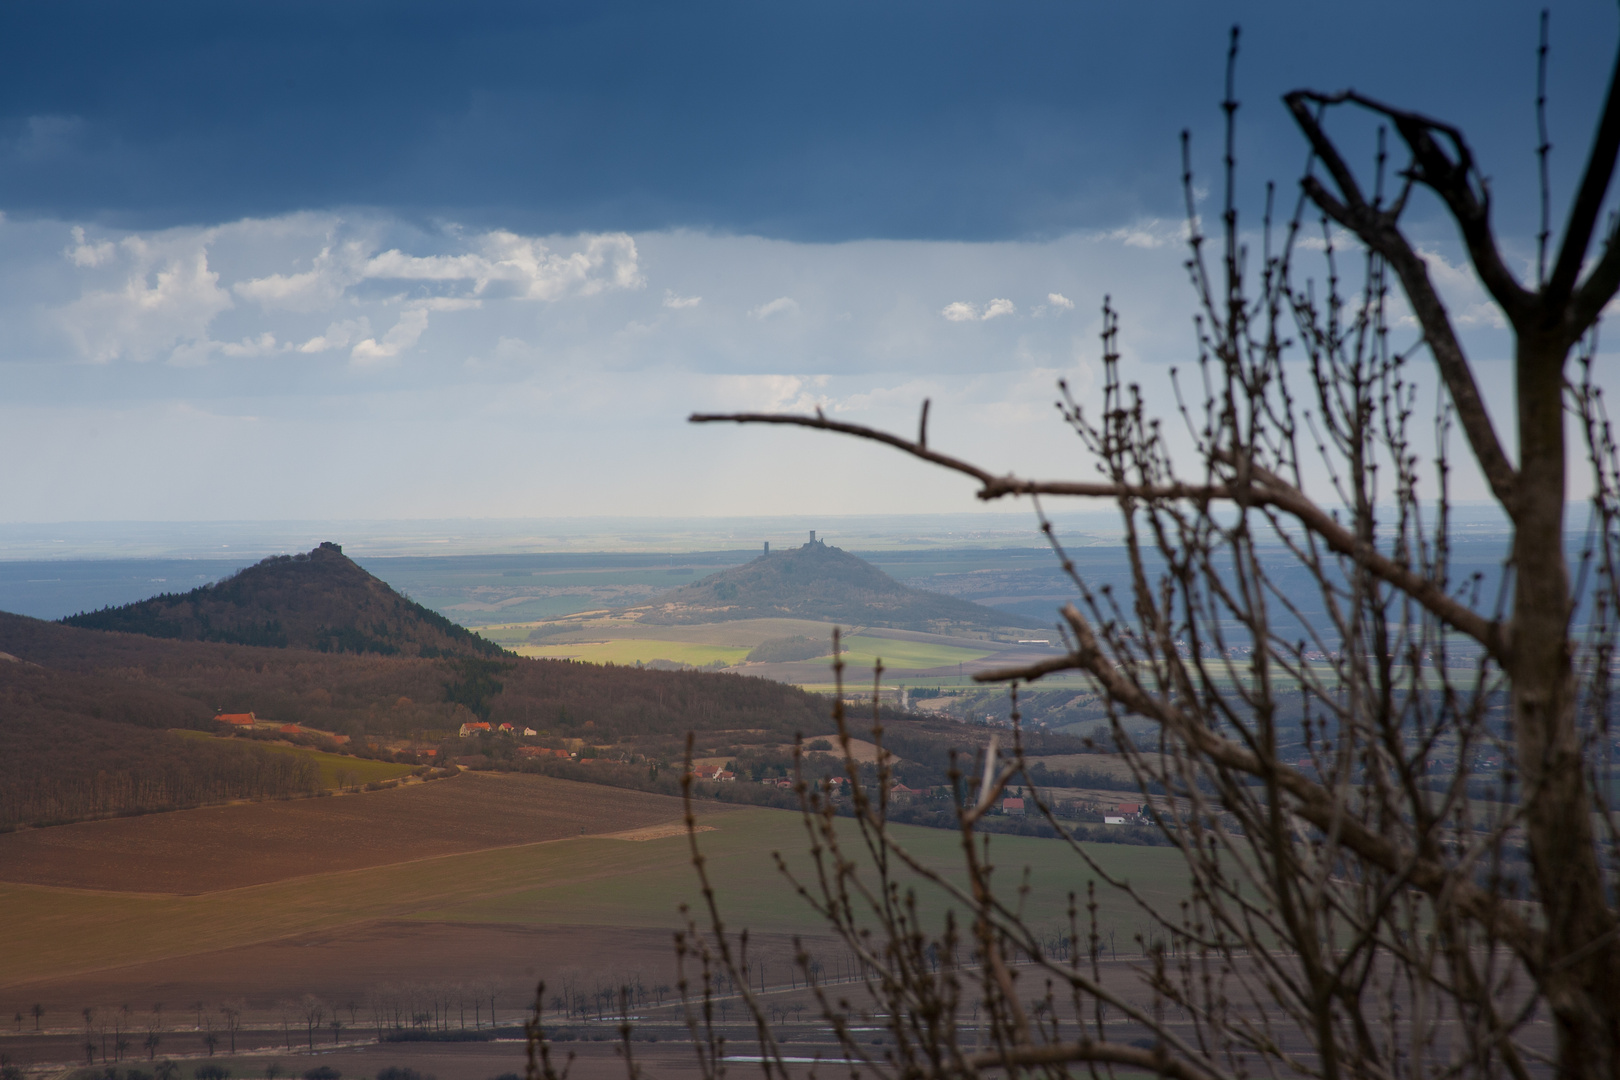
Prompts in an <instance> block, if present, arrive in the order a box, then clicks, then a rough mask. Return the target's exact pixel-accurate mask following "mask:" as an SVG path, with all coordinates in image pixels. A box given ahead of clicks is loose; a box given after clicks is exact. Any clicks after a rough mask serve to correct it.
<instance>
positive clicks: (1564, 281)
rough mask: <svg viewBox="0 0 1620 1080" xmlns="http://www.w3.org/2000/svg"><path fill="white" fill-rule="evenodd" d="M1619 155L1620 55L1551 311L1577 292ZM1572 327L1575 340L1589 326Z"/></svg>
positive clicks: (1556, 273) (1568, 231)
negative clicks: (1576, 282)
mask: <svg viewBox="0 0 1620 1080" xmlns="http://www.w3.org/2000/svg"><path fill="white" fill-rule="evenodd" d="M1616 154H1620V56H1616V58H1615V66H1614V69H1613V70H1612V71H1611V72H1610V73H1609V92H1608V96H1607V97H1606V98H1605V99H1604V102H1603V116H1602V117H1601V118H1600V119H1599V120H1598V128H1597V133H1596V134H1595V135H1594V136H1593V137H1592V149H1591V151H1590V152H1589V153H1588V154H1587V157H1586V171H1585V172H1584V173H1583V174H1582V176H1581V186H1580V189H1579V190H1578V191H1577V193H1576V195H1575V201H1574V202H1573V203H1571V204H1570V208H1569V220H1568V221H1567V222H1566V223H1565V225H1564V237H1563V239H1562V240H1561V241H1560V242H1559V246H1558V260H1557V262H1555V263H1554V264H1553V272H1552V277H1550V278H1548V279H1547V288H1546V290H1545V292H1544V297H1545V300H1546V303H1547V309H1548V311H1549V312H1553V311H1557V310H1558V309H1560V308H1562V307H1563V306H1564V302H1565V301H1566V300H1567V299H1568V298H1569V297H1570V295H1571V293H1572V292H1573V291H1574V288H1575V278H1576V276H1577V275H1578V274H1579V273H1580V272H1581V264H1582V263H1583V262H1585V261H1586V252H1587V249H1588V248H1590V247H1591V244H1592V230H1593V229H1594V228H1595V227H1596V225H1597V219H1598V211H1600V210H1601V209H1603V199H1604V197H1605V196H1606V195H1607V194H1608V191H1609V181H1610V180H1611V179H1612V178H1613V177H1614V164H1615V155H1616ZM1611 259H1614V260H1616V261H1620V255H1616V254H1615V253H1614V249H1613V247H1612V246H1611V247H1610V249H1609V250H1608V251H1606V252H1604V255H1603V261H1604V262H1608V261H1609V260H1611ZM1592 276H1593V277H1596V276H1597V274H1596V273H1595V272H1594V274H1593V275H1592ZM1589 281H1590V279H1589ZM1582 291H1583V292H1584V290H1582ZM1611 295H1612V290H1611ZM1601 306H1602V305H1599V307H1601ZM1570 329H1571V330H1574V334H1573V336H1572V337H1571V338H1570V341H1571V342H1573V341H1574V340H1575V338H1577V337H1579V336H1580V333H1581V331H1583V330H1585V329H1586V328H1585V327H1584V326H1583V327H1580V328H1579V329H1578V330H1576V329H1575V328H1573V327H1571V328H1570Z"/></svg>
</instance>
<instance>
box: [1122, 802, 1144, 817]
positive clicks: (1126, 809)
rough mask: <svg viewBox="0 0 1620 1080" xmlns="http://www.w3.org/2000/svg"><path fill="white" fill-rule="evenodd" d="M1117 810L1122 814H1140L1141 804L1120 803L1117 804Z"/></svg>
mask: <svg viewBox="0 0 1620 1080" xmlns="http://www.w3.org/2000/svg"><path fill="white" fill-rule="evenodd" d="M1118 810H1119V812H1120V813H1122V814H1140V813H1141V812H1142V804H1141V803H1133V802H1122V803H1120V804H1119V806H1118Z"/></svg>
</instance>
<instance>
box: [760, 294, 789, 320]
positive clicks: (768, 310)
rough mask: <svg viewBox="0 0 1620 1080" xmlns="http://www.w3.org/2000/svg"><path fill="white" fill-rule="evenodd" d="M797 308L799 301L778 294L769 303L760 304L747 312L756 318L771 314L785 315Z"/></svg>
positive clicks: (767, 316) (765, 317) (766, 317)
mask: <svg viewBox="0 0 1620 1080" xmlns="http://www.w3.org/2000/svg"><path fill="white" fill-rule="evenodd" d="M798 310H799V302H798V301H797V300H795V299H793V298H792V297H791V296H778V297H777V298H776V299H775V300H772V301H770V302H769V303H765V304H761V305H759V307H757V308H755V309H754V310H753V311H752V312H750V313H749V314H751V315H753V316H754V318H756V319H768V318H770V317H771V316H772V315H786V314H789V313H791V312H795V311H798Z"/></svg>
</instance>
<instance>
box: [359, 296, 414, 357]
mask: <svg viewBox="0 0 1620 1080" xmlns="http://www.w3.org/2000/svg"><path fill="white" fill-rule="evenodd" d="M427 324H428V313H427V311H426V310H425V309H423V308H419V307H417V308H410V309H408V310H406V311H402V312H400V316H399V321H398V322H396V323H395V324H394V325H393V327H392V328H391V329H390V330H389V331H388V333H386V334H384V335H383V337H382V340H381V341H378V340H377V339H376V338H369V337H368V338H366V339H365V340H364V341H359V342H356V343H355V346H354V348H353V349H351V350H349V358H350V359H352V360H353V361H354V362H355V363H357V364H377V363H381V362H383V361H386V360H393V359H395V358H396V357H398V356H399V354H400V353H402V352H404V351H405V350H406V349H408V348H410V347H411V346H412V345H415V344H416V342H417V340H418V339H419V338H420V337H421V336H422V332H423V331H424V330H426V329H427Z"/></svg>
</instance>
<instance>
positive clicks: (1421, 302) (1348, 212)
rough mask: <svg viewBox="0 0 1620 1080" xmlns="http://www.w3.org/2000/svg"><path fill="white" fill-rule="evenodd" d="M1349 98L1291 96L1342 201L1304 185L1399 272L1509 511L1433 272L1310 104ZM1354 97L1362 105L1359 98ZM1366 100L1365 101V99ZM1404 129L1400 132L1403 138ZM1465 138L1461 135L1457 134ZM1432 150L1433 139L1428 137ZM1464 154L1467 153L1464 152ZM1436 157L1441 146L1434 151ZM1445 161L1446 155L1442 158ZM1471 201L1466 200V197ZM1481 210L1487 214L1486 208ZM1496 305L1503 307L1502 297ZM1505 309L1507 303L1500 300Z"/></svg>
mask: <svg viewBox="0 0 1620 1080" xmlns="http://www.w3.org/2000/svg"><path fill="white" fill-rule="evenodd" d="M1352 98H1353V96H1352V95H1348V94H1346V95H1334V96H1328V95H1322V94H1314V93H1311V92H1308V91H1295V92H1293V93H1291V94H1289V95H1287V96H1286V97H1285V98H1284V100H1285V101H1286V102H1287V103H1288V108H1289V111H1290V112H1292V113H1293V115H1294V120H1295V122H1296V123H1297V124H1298V125H1299V126H1300V129H1301V130H1302V131H1304V133H1305V136H1306V138H1307V139H1309V140H1310V144H1311V150H1312V152H1313V153H1314V154H1315V155H1316V157H1317V158H1319V159H1320V160H1321V161H1322V162H1323V163H1324V164H1325V165H1326V166H1327V168H1328V171H1329V172H1330V173H1331V174H1332V175H1333V178H1334V181H1335V183H1336V184H1337V185H1338V188H1339V192H1340V197H1335V196H1334V195H1333V194H1332V193H1331V192H1329V191H1328V190H1327V188H1326V187H1324V186H1323V184H1322V183H1321V181H1319V180H1317V179H1316V178H1315V177H1314V176H1310V175H1307V176H1306V177H1305V178H1304V179H1303V180H1301V181H1300V183H1301V185H1302V186H1303V188H1304V190H1305V193H1306V195H1307V196H1309V198H1310V199H1311V201H1312V202H1314V203H1315V204H1316V205H1317V206H1318V207H1319V208H1321V210H1322V212H1323V213H1325V214H1327V215H1328V216H1329V217H1330V218H1332V219H1333V220H1334V221H1337V222H1338V223H1339V224H1340V225H1343V226H1344V227H1345V228H1347V229H1349V230H1350V231H1351V232H1353V233H1355V234H1356V236H1358V237H1359V238H1360V239H1361V241H1362V242H1363V243H1365V244H1366V245H1367V246H1368V247H1370V248H1372V249H1373V250H1374V251H1376V252H1378V254H1379V255H1381V256H1383V258H1384V259H1386V260H1387V261H1388V262H1389V264H1390V266H1392V267H1394V269H1395V273H1396V274H1397V275H1398V276H1399V277H1400V279H1401V286H1402V287H1403V289H1404V290H1405V292H1406V297H1407V301H1408V303H1410V304H1411V305H1412V312H1413V314H1414V315H1416V316H1417V319H1418V323H1419V325H1421V326H1422V327H1423V334H1424V340H1425V342H1426V343H1427V344H1428V346H1429V352H1430V353H1431V354H1432V355H1433V356H1434V360H1435V366H1436V367H1437V368H1438V369H1439V371H1440V377H1441V378H1442V379H1444V380H1445V383H1446V390H1447V392H1449V393H1450V395H1451V400H1452V403H1453V404H1454V405H1455V406H1456V408H1457V419H1458V422H1459V423H1461V425H1462V428H1463V433H1464V434H1465V435H1466V436H1467V437H1468V445H1469V448H1470V449H1471V450H1472V451H1473V453H1474V458H1475V460H1476V461H1478V462H1479V467H1480V470H1481V471H1482V472H1484V474H1485V480H1486V482H1487V483H1489V484H1490V485H1491V492H1492V494H1494V495H1495V496H1496V499H1497V501H1498V502H1500V503H1501V504H1502V505H1503V506H1504V507H1507V508H1508V510H1509V512H1512V509H1513V505H1514V501H1513V493H1514V483H1515V481H1516V480H1517V475H1518V474H1517V472H1516V471H1515V470H1514V468H1513V465H1512V464H1511V463H1510V462H1509V461H1508V457H1507V454H1506V453H1505V452H1504V451H1503V449H1502V443H1501V440H1500V439H1499V438H1498V437H1497V434H1496V427H1495V424H1494V423H1493V422H1492V421H1491V416H1490V413H1489V411H1487V410H1486V408H1485V399H1484V396H1483V395H1481V393H1480V391H1479V385H1478V383H1477V382H1475V380H1474V373H1473V369H1472V368H1471V367H1470V366H1469V364H1468V358H1467V357H1466V356H1465V355H1464V353H1463V350H1462V345H1461V343H1460V342H1458V340H1457V334H1456V331H1455V330H1454V329H1453V328H1452V325H1451V317H1450V315H1449V314H1447V312H1446V306H1445V304H1444V302H1442V301H1441V299H1440V294H1439V293H1438V292H1437V291H1436V290H1435V287H1434V283H1433V282H1432V281H1430V280H1429V270H1428V267H1427V265H1426V264H1425V263H1424V262H1423V259H1422V258H1421V257H1420V256H1419V255H1418V254H1417V252H1416V251H1414V250H1413V248H1412V246H1411V244H1410V243H1408V242H1407V239H1406V237H1405V236H1404V235H1402V233H1401V232H1400V230H1399V229H1398V228H1396V223H1395V219H1394V216H1393V215H1394V214H1397V213H1398V212H1399V207H1398V206H1397V208H1396V209H1394V210H1391V211H1388V212H1380V211H1378V210H1376V209H1375V208H1373V207H1370V206H1369V205H1368V204H1367V202H1366V200H1365V198H1363V196H1362V194H1361V189H1360V187H1359V186H1358V185H1357V183H1356V180H1355V175H1354V173H1352V172H1351V170H1350V167H1349V166H1348V165H1347V164H1346V163H1345V161H1344V158H1343V156H1342V155H1340V153H1339V151H1338V148H1337V147H1335V146H1334V145H1333V143H1332V141H1331V140H1330V139H1329V138H1328V137H1327V133H1326V132H1324V131H1323V130H1322V126H1321V124H1320V123H1319V122H1318V121H1317V117H1316V116H1315V114H1314V113H1313V111H1312V109H1311V108H1310V105H1311V104H1327V103H1333V102H1336V101H1339V100H1351V99H1352ZM1354 100H1357V101H1362V99H1360V98H1354ZM1363 103H1365V102H1363ZM1369 107H1376V108H1378V109H1380V111H1385V112H1386V114H1387V113H1388V112H1392V111H1393V110H1387V109H1384V107H1382V106H1377V105H1376V103H1371V104H1369ZM1404 134H1405V132H1404V131H1403V135H1404ZM1458 138H1459V140H1460V138H1461V137H1460V136H1458ZM1429 142H1430V144H1431V145H1432V140H1429ZM1464 150H1465V152H1466V148H1464ZM1436 152H1438V149H1437V148H1436ZM1441 156H1442V157H1443V155H1441ZM1460 184H1461V188H1462V189H1463V191H1464V192H1465V193H1466V192H1468V190H1469V189H1468V185H1467V182H1466V176H1464V177H1463V179H1462V180H1461V182H1460ZM1471 197H1472V196H1471V195H1469V198H1471ZM1481 213H1482V214H1483V213H1484V210H1483V208H1482V209H1481ZM1481 225H1482V227H1483V228H1484V230H1485V232H1486V235H1487V236H1489V231H1490V226H1489V220H1488V218H1483V217H1482V218H1481ZM1470 253H1471V255H1474V258H1475V265H1476V268H1478V267H1479V263H1480V260H1481V259H1483V260H1484V262H1485V265H1486V266H1490V265H1493V264H1494V265H1496V266H1499V267H1500V266H1501V257H1500V255H1498V254H1497V253H1496V250H1495V245H1494V241H1493V242H1492V243H1491V244H1490V245H1488V246H1487V247H1486V249H1485V250H1484V251H1483V252H1480V253H1475V252H1474V251H1473V249H1472V247H1471V248H1470ZM1485 273H1486V272H1485V271H1484V270H1481V278H1482V279H1484V280H1486V285H1487V287H1488V288H1491V289H1492V295H1496V294H1497V291H1498V290H1500V291H1501V293H1502V296H1505V297H1506V298H1507V300H1508V301H1510V302H1511V303H1513V304H1514V308H1513V310H1515V311H1519V312H1521V315H1522V316H1527V315H1528V313H1529V308H1528V305H1529V302H1530V301H1529V294H1528V293H1525V291H1524V290H1523V289H1522V288H1521V287H1520V286H1519V285H1518V283H1517V282H1515V281H1513V279H1512V275H1510V274H1508V272H1507V270H1506V268H1505V267H1502V269H1501V273H1500V274H1498V275H1496V278H1495V286H1494V287H1492V286H1491V281H1490V280H1489V279H1486V277H1485ZM1498 302H1499V303H1503V301H1502V297H1498ZM1503 308H1504V310H1507V309H1508V304H1507V303H1503Z"/></svg>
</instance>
